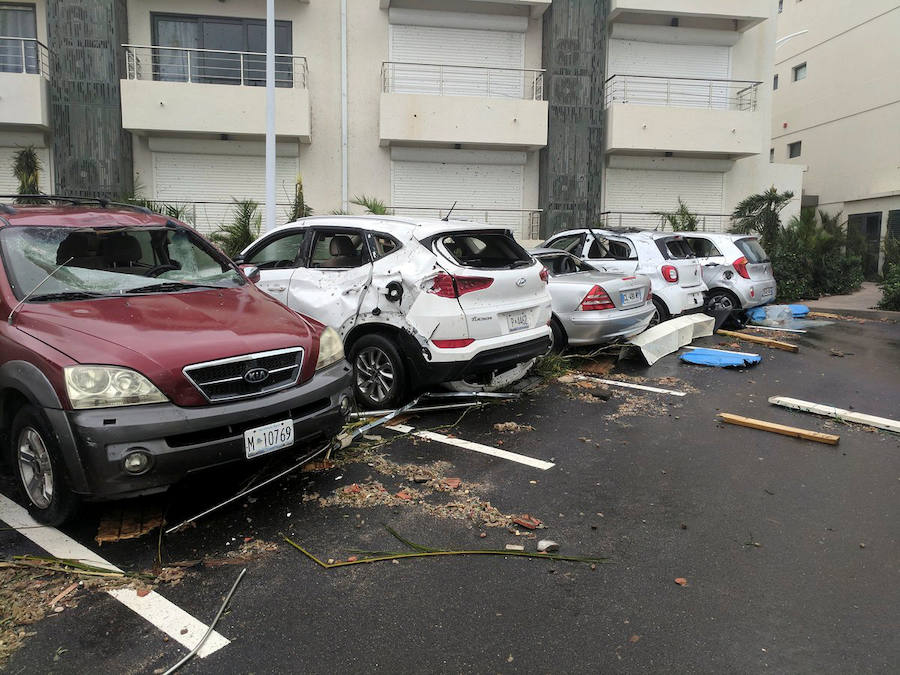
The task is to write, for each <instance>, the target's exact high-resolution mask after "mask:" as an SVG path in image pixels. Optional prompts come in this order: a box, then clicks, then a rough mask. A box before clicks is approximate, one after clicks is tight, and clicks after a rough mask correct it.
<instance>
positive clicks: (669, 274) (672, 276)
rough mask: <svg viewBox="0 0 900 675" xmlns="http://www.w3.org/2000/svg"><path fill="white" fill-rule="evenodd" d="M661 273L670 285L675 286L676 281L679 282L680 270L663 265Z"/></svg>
mask: <svg viewBox="0 0 900 675" xmlns="http://www.w3.org/2000/svg"><path fill="white" fill-rule="evenodd" d="M661 271H662V276H663V279H665V280H666V281H668V282H669V283H670V284H674V283H675V282H676V281H678V270H677V269H675V268H674V267H673V266H672V265H663V266H662V270H661Z"/></svg>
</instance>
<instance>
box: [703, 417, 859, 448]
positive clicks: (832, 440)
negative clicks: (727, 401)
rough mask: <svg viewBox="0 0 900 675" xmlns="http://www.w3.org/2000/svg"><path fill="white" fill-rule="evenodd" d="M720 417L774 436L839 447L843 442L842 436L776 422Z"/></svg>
mask: <svg viewBox="0 0 900 675" xmlns="http://www.w3.org/2000/svg"><path fill="white" fill-rule="evenodd" d="M719 417H720V418H721V419H722V421H723V422H727V423H728V424H737V425H739V426H742V427H750V428H751V429H760V430H762V431H771V432H772V433H774V434H781V435H782V436H792V437H794V438H801V439H803V440H807V441H816V442H818V443H826V444H828V445H837V444H838V441H840V440H841V437H840V436H835V435H833V434H823V433H821V432H819V431H809V430H807V429H799V428H797V427H789V426H785V425H784V424H775V423H774V422H766V421H765V420H757V419H753V418H752V417H742V416H741V415H732V414H731V413H719Z"/></svg>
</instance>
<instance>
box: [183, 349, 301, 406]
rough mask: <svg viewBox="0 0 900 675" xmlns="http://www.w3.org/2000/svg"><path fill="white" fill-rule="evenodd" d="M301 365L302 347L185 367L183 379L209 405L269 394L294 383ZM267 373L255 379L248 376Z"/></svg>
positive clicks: (298, 375)
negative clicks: (197, 390) (254, 373)
mask: <svg viewBox="0 0 900 675" xmlns="http://www.w3.org/2000/svg"><path fill="white" fill-rule="evenodd" d="M302 364H303V348H302V347H293V348H291V349H278V350H276V351H272V352H258V353H256V354H245V355H244V356H235V357H232V358H230V359H220V360H218V361H207V362H206V363H195V364H194V365H191V366H186V367H185V368H184V376H185V377H186V378H188V379H189V380H190V381H191V383H192V384H193V385H194V386H195V387H197V389H199V390H200V392H201V393H202V394H203V395H204V396H205V397H206V399H207V400H208V401H209V402H211V403H217V402H219V401H231V400H234V399H238V398H248V397H250V396H259V395H261V394H269V393H271V392H273V391H278V390H279V389H284V388H286V387H290V386H292V385H294V384H296V382H297V380H298V379H299V378H300V366H301V365H302ZM260 370H264V371H266V372H267V373H268V374H267V375H266V376H265V377H260V378H259V380H258V381H257V380H254V378H253V377H252V375H251V376H250V377H248V373H253V372H255V371H257V372H256V374H257V375H260V373H259V372H258V371H260Z"/></svg>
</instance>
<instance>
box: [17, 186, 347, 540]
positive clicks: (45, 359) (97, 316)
mask: <svg viewBox="0 0 900 675" xmlns="http://www.w3.org/2000/svg"><path fill="white" fill-rule="evenodd" d="M51 201H52V202H53V203H63V204H65V203H71V204H72V205H71V206H68V205H62V206H50V205H36V206H20V205H16V206H11V205H8V204H2V203H0V317H4V318H5V320H3V321H0V440H2V446H3V447H5V448H8V449H9V453H8V456H9V459H10V461H11V464H12V467H13V470H14V472H15V473H16V476H17V479H18V480H17V483H19V484H20V486H21V488H22V492H23V493H24V496H25V497H26V498H27V501H28V506H29V510H30V511H31V513H32V515H33V516H34V517H35V518H36V519H37V520H39V521H41V522H43V523H47V524H60V523H62V522H64V521H65V520H67V519H69V518H70V517H71V516H72V515H73V514H74V513H75V511H76V508H77V506H78V504H79V501H80V500H82V499H89V500H99V499H110V498H119V497H129V496H137V495H145V494H150V493H154V492H160V491H163V490H165V489H166V488H167V487H168V486H170V485H171V484H173V483H175V482H176V481H178V480H179V479H180V478H182V477H183V476H185V475H186V474H188V473H192V472H194V471H197V470H200V469H203V468H206V467H212V466H219V465H222V464H226V463H229V462H239V461H240V462H250V461H253V459H254V458H256V457H259V456H261V455H264V454H268V453H270V452H276V451H278V450H282V449H284V448H288V447H291V446H294V445H297V444H305V443H309V442H312V441H314V440H317V439H320V438H328V437H330V436H332V435H334V434H335V433H336V432H337V431H338V430H339V429H340V428H341V426H342V425H343V422H344V419H345V417H346V414H347V413H348V412H349V409H350V389H349V387H350V381H351V379H350V378H351V376H350V367H349V365H348V364H347V362H346V361H345V360H344V352H343V348H342V342H341V339H340V337H339V336H338V335H337V333H336V332H335V331H334V329H332V328H328V327H326V326H324V325H322V324H320V323H318V322H316V321H314V320H312V319H309V318H307V317H304V316H302V315H300V314H298V313H296V312H294V311H292V310H290V309H288V308H287V307H285V306H284V305H282V304H281V303H279V302H278V301H276V300H274V299H272V298H271V297H269V296H268V295H266V294H265V293H263V292H262V291H260V290H259V289H257V288H256V286H255V285H254V284H253V283H251V282H250V279H249V277H252V276H253V275H254V270H252V269H248V268H244V270H242V269H239V268H238V267H237V266H236V265H235V264H234V263H233V262H232V261H230V260H229V259H228V258H226V257H225V256H224V255H222V254H221V253H220V252H219V251H218V250H217V249H216V248H215V247H213V246H212V245H211V244H210V243H209V242H207V241H206V240H205V239H203V237H201V236H200V235H199V234H198V233H197V232H196V231H195V230H193V229H192V228H190V227H188V226H187V225H184V224H183V223H180V222H178V221H176V220H173V219H171V218H166V217H164V216H161V215H158V214H155V213H152V212H151V211H149V210H147V209H142V208H139V207H129V206H127V205H117V204H110V203H108V202H105V201H102V200H97V201H93V202H90V200H81V199H72V200H69V199H63V198H53V199H52V200H51ZM86 201H87V202H88V203H86ZM48 203H49V202H48ZM245 272H246V274H245Z"/></svg>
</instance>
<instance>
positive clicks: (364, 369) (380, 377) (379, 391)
mask: <svg viewBox="0 0 900 675" xmlns="http://www.w3.org/2000/svg"><path fill="white" fill-rule="evenodd" d="M354 365H355V366H356V386H357V388H358V389H359V391H361V392H362V393H363V394H365V395H366V396H367V397H369V398H370V399H371V400H372V401H374V402H375V403H381V402H382V401H384V400H385V399H386V398H388V396H389V395H390V393H391V388H392V387H393V386H394V366H393V365H392V364H391V359H390V357H388V355H387V354H385V353H384V352H383V351H382V350H380V349H379V348H378V347H366V348H365V349H363V350H361V351H360V352H359V354H357V355H356V362H355V363H354Z"/></svg>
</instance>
